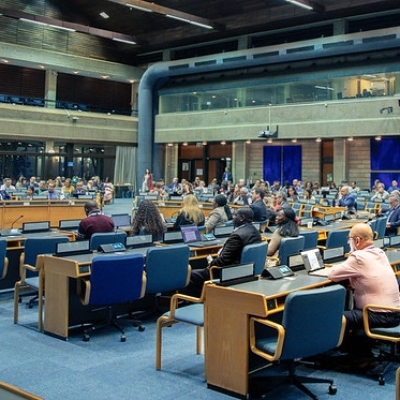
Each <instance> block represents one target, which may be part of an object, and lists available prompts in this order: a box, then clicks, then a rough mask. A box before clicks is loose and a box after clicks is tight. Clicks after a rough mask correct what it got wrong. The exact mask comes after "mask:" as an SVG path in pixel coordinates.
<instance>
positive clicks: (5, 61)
mask: <svg viewBox="0 0 400 400" xmlns="http://www.w3.org/2000/svg"><path fill="white" fill-rule="evenodd" d="M1 61H2V62H3V63H6V64H7V63H9V62H10V61H8V60H6V59H5V58H2V59H1Z"/></svg>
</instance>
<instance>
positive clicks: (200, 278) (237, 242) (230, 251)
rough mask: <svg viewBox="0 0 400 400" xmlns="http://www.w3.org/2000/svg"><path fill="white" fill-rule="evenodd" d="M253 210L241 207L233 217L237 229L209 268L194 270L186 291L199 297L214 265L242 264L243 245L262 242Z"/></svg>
mask: <svg viewBox="0 0 400 400" xmlns="http://www.w3.org/2000/svg"><path fill="white" fill-rule="evenodd" d="M253 215H254V213H253V210H252V209H251V208H249V207H243V208H240V209H239V210H238V211H237V213H236V215H235V216H234V217H233V225H234V227H235V230H234V231H233V232H232V233H231V234H230V236H229V237H228V239H227V240H226V242H225V244H224V246H223V247H222V249H221V250H220V251H219V252H218V256H217V257H216V258H214V259H213V260H212V261H211V262H210V263H209V265H208V267H207V268H203V269H195V270H193V271H192V275H191V278H190V284H189V286H188V287H187V288H186V289H185V293H187V294H189V295H191V296H196V297H199V296H200V294H201V290H202V288H203V283H204V282H205V281H208V280H209V279H210V268H211V267H212V266H214V265H216V266H218V267H224V266H229V265H234V264H240V258H241V255H242V250H243V247H244V246H246V245H248V244H252V243H259V242H261V236H260V233H259V232H258V230H257V229H256V228H255V227H254V225H253V223H252V222H253Z"/></svg>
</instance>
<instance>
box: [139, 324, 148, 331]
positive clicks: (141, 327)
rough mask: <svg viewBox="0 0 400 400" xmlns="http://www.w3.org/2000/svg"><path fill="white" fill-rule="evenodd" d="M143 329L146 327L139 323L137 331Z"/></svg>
mask: <svg viewBox="0 0 400 400" xmlns="http://www.w3.org/2000/svg"><path fill="white" fill-rule="evenodd" d="M145 329H146V327H145V326H143V325H139V326H138V331H139V332H143V331H144V330H145Z"/></svg>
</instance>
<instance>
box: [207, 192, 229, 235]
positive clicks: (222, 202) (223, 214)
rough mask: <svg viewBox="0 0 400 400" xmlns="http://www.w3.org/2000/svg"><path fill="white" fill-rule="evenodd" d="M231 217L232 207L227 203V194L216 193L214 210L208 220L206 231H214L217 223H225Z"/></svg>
mask: <svg viewBox="0 0 400 400" xmlns="http://www.w3.org/2000/svg"><path fill="white" fill-rule="evenodd" d="M231 219H232V212H231V209H230V207H229V206H228V205H227V200H226V197H225V195H223V194H218V195H216V196H215V197H214V201H213V210H212V211H211V213H210V215H209V216H208V218H207V220H206V232H212V230H213V229H214V228H215V227H216V226H217V225H221V224H225V223H226V222H227V221H230V220H231Z"/></svg>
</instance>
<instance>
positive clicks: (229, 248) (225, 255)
mask: <svg viewBox="0 0 400 400" xmlns="http://www.w3.org/2000/svg"><path fill="white" fill-rule="evenodd" d="M259 242H261V235H260V232H258V230H257V229H256V228H255V227H254V226H253V225H252V224H251V223H248V224H245V225H241V226H240V227H239V228H237V229H235V230H234V231H233V232H232V233H231V234H230V236H229V237H228V239H227V240H226V242H225V244H224V247H223V248H222V250H221V251H220V253H219V254H218V257H217V258H215V259H214V260H213V261H212V262H211V264H210V266H212V265H217V266H219V267H222V266H228V265H233V264H240V257H241V256H242V250H243V247H244V246H246V245H247V244H252V243H259Z"/></svg>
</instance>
